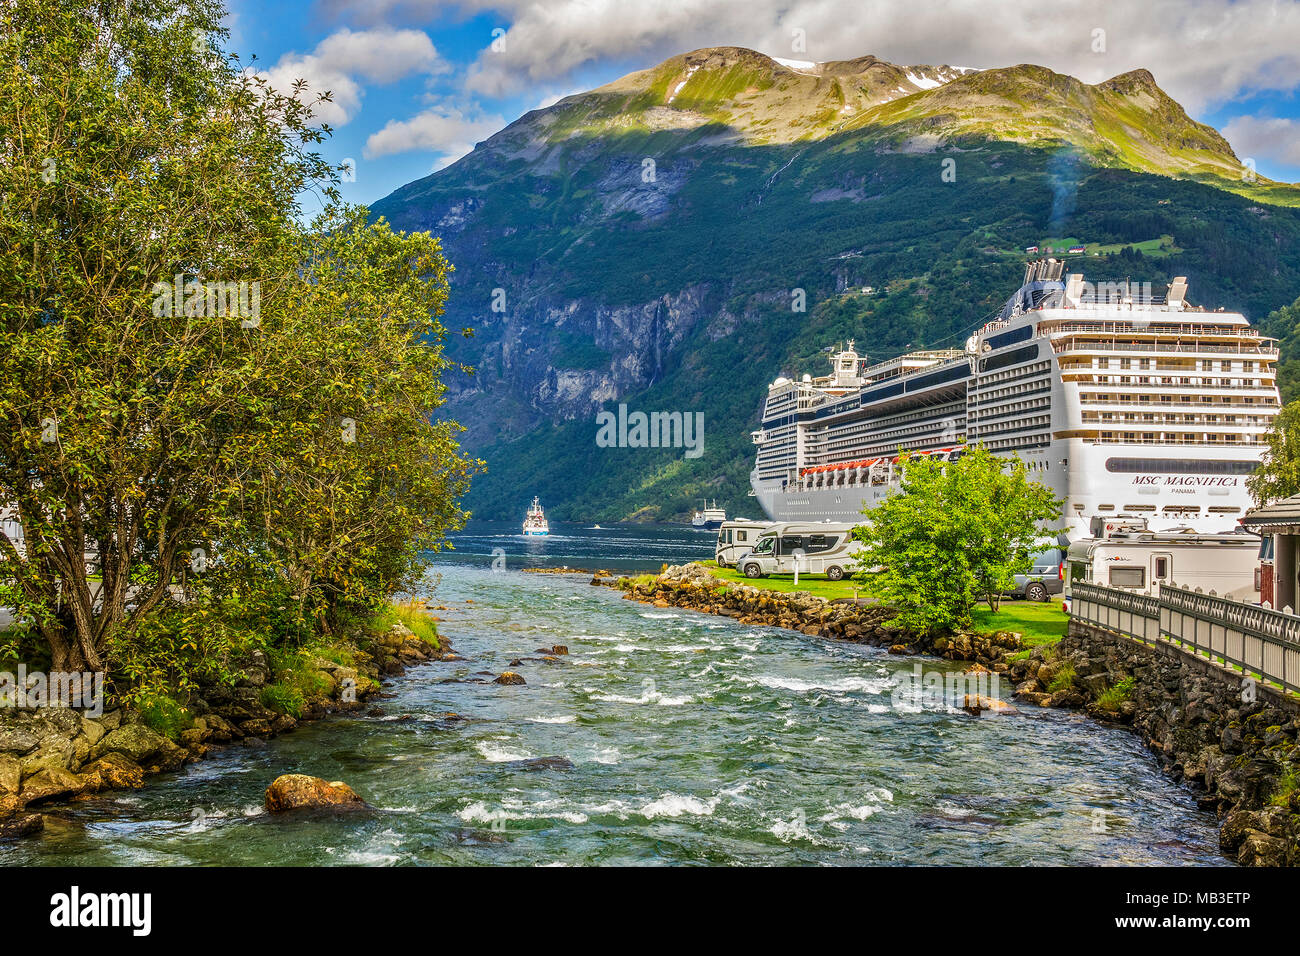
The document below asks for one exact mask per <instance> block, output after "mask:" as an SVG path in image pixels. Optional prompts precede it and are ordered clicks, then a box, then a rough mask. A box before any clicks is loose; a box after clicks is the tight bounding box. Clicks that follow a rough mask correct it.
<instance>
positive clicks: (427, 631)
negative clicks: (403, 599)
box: [392, 601, 441, 647]
mask: <svg viewBox="0 0 1300 956" xmlns="http://www.w3.org/2000/svg"><path fill="white" fill-rule="evenodd" d="M392 613H393V617H394V618H396V619H397V620H398V621H400V622H402V623H403V624H405V625H406V626H407V627H408V628H409V629H410V631H411V633H412V634H414V635H415V636H416V637H418V638H419V639H420V640H422V641H427V642H428V643H430V644H432V645H433V646H434V647H440V646H441V645H439V643H438V624H437V622H436V621H433V620H432V619H430V617H429V615H428V613H427V612H426V611H425V610H424V602H423V601H411V602H409V603H404V604H393V605H392Z"/></svg>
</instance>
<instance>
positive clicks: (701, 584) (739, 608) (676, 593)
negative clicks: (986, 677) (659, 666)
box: [592, 564, 1024, 674]
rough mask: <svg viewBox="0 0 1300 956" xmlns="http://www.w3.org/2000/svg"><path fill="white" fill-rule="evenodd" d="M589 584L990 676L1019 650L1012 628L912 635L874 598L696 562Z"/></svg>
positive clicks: (1000, 671)
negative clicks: (761, 579) (780, 586)
mask: <svg viewBox="0 0 1300 956" xmlns="http://www.w3.org/2000/svg"><path fill="white" fill-rule="evenodd" d="M592 583H593V584H609V585H611V586H615V587H619V588H621V589H623V590H624V591H625V592H626V594H625V595H624V596H625V597H627V598H629V599H631V600H635V601H643V602H645V603H647V604H653V605H655V606H656V607H684V608H689V609H691V610H694V611H703V612H704V613H706V614H720V615H722V616H724V617H730V618H735V619H736V620H737V621H739V622H740V623H741V624H760V625H765V626H768V627H784V628H788V629H790V630H793V631H800V632H802V633H804V634H809V635H812V636H814V637H831V638H835V639H836V640H842V641H851V642H854V643H858V644H869V645H872V646H876V647H887V648H889V651H890V653H891V654H930V655H933V656H935V657H942V658H946V659H947V660H951V661H971V662H973V663H975V664H979V665H981V666H983V667H986V668H988V669H989V670H990V671H992V672H994V673H996V674H1009V673H1010V671H1011V667H1012V661H1011V656H1012V655H1014V654H1016V653H1017V652H1019V651H1021V650H1022V649H1023V646H1024V645H1023V642H1022V640H1021V636H1020V635H1019V634H1017V633H1015V632H1014V631H998V632H996V633H993V634H983V633H978V632H974V631H969V632H966V631H963V632H959V633H957V634H950V635H946V636H941V637H935V638H930V637H918V636H917V635H915V634H909V633H907V632H905V631H901V630H898V629H897V628H892V627H889V626H888V624H887V623H886V622H888V621H889V620H890V619H891V618H893V617H894V612H893V611H892V610H891V609H890V608H888V607H884V606H883V605H880V604H877V603H875V602H874V601H869V600H858V601H854V600H852V599H840V600H833V601H828V600H826V599H825V598H820V597H816V596H815V595H812V594H809V593H808V592H807V591H792V592H781V591H772V590H769V589H766V588H756V587H753V586H752V585H748V584H737V583H735V582H731V581H723V580H721V579H719V578H715V577H713V575H712V574H710V573H709V569H708V568H706V567H704V566H703V565H700V564H684V565H672V566H671V567H668V568H666V569H664V571H663V572H662V573H661V574H659V575H658V576H657V577H654V578H649V579H645V578H630V577H622V578H616V579H603V578H599V577H596V578H592Z"/></svg>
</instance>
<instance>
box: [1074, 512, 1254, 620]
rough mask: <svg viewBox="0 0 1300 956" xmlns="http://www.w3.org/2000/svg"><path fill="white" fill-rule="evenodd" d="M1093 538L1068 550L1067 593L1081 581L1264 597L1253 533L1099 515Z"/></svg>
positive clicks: (1251, 598) (1237, 597) (1139, 588)
mask: <svg viewBox="0 0 1300 956" xmlns="http://www.w3.org/2000/svg"><path fill="white" fill-rule="evenodd" d="M1091 530H1092V532H1093V537H1089V538H1080V539H1079V540H1077V541H1075V542H1074V543H1073V544H1071V545H1070V548H1069V551H1067V552H1066V558H1065V562H1066V575H1065V593H1066V595H1067V596H1068V595H1069V593H1070V587H1071V585H1073V584H1076V583H1078V582H1080V581H1082V582H1084V583H1086V584H1104V585H1107V586H1109V587H1113V588H1126V589H1129V590H1133V591H1142V592H1148V591H1149V592H1151V593H1153V594H1154V593H1156V592H1157V591H1158V590H1159V588H1160V586H1161V585H1165V584H1170V585H1174V586H1176V587H1180V588H1192V589H1195V588H1200V589H1201V590H1202V591H1207V592H1208V591H1213V592H1214V593H1215V594H1218V595H1220V596H1222V597H1227V598H1232V599H1233V600H1234V601H1244V602H1246V603H1248V604H1249V603H1255V602H1258V601H1259V578H1258V575H1257V574H1256V570H1257V569H1258V567H1259V539H1258V538H1256V537H1255V536H1254V535H1251V534H1198V533H1196V532H1193V531H1190V530H1189V531H1160V532H1153V531H1147V530H1146V522H1145V521H1143V520H1142V519H1140V518H1136V519H1123V518H1107V519H1104V520H1103V519H1094V520H1093V523H1092V528H1091Z"/></svg>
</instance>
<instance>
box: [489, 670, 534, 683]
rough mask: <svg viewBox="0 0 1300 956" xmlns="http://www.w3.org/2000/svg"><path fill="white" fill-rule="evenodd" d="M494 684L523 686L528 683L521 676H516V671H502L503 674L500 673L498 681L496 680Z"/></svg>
mask: <svg viewBox="0 0 1300 956" xmlns="http://www.w3.org/2000/svg"><path fill="white" fill-rule="evenodd" d="M492 683H494V684H523V683H526V681H525V680H524V679H523V678H522V677H521V676H519V675H518V674H516V673H515V672H514V671H502V672H501V673H500V675H499V676H498V677H497V679H496V680H494V681H493V682H492Z"/></svg>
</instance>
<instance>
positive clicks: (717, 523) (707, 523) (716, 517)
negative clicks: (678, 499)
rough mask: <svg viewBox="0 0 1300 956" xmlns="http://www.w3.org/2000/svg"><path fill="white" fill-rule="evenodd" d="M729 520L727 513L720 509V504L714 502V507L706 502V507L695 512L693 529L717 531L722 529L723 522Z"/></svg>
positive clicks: (692, 518) (692, 520)
mask: <svg viewBox="0 0 1300 956" xmlns="http://www.w3.org/2000/svg"><path fill="white" fill-rule="evenodd" d="M726 520H727V512H726V510H725V509H723V508H719V507H718V503H717V502H716V501H715V502H713V507H709V503H708V502H707V501H706V502H704V507H703V508H702V509H700V510H699V511H697V512H695V514H694V515H692V517H691V527H692V528H694V529H695V530H696V531H717V530H718V529H719V528H721V527H722V522H724V521H726Z"/></svg>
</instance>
